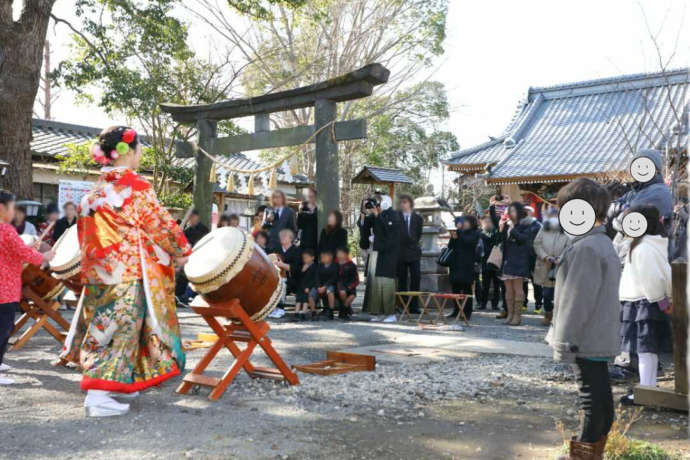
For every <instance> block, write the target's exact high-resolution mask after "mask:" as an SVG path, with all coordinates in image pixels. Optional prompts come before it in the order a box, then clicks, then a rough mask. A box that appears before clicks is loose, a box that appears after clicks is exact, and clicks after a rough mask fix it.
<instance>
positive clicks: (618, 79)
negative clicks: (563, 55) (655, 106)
mask: <svg viewBox="0 0 690 460" xmlns="http://www.w3.org/2000/svg"><path fill="white" fill-rule="evenodd" d="M689 72H690V68H688V67H681V68H678V69H672V70H666V71H660V72H651V73H636V74H628V75H618V76H613V77H604V78H596V79H592V80H581V81H577V82H570V83H561V84H557V85H550V86H535V87H530V88H529V91H528V92H529V95H532V94H534V93H546V92H552V91H563V90H568V89H580V88H588V87H593V86H604V85H610V84H612V83H628V82H632V81H643V80H654V79H658V78H660V77H666V78H669V77H678V76H683V75H685V76H686V77H688V75H689ZM650 83H651V82H650ZM650 86H655V85H650Z"/></svg>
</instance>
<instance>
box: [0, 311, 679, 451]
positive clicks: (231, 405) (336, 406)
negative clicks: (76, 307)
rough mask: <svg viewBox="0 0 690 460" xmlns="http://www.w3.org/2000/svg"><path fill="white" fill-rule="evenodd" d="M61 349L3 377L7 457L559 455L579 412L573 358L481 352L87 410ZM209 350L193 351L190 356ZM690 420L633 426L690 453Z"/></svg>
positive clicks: (391, 329)
mask: <svg viewBox="0 0 690 460" xmlns="http://www.w3.org/2000/svg"><path fill="white" fill-rule="evenodd" d="M538 321H539V318H538V317H536V316H528V317H527V318H526V324H525V325H523V326H521V327H519V328H507V327H505V326H501V325H500V324H497V323H498V322H497V321H495V320H494V319H493V315H491V314H488V313H479V314H476V315H475V316H474V317H473V321H472V322H473V327H472V328H470V329H468V330H467V331H466V332H429V331H421V330H419V329H418V328H416V327H414V326H408V325H400V324H394V325H387V324H386V325H384V324H379V323H376V324H373V323H367V322H351V323H341V322H338V321H332V322H309V323H288V322H279V323H272V330H271V333H270V337H271V339H272V341H273V343H274V346H275V348H276V349H277V350H278V351H279V352H280V353H281V354H282V355H283V357H284V358H285V359H286V361H287V362H288V363H289V364H297V363H306V362H312V361H316V360H321V359H324V355H325V351H324V350H329V349H344V348H349V347H355V346H363V345H367V346H369V345H381V344H387V343H394V342H395V341H396V338H398V337H400V336H402V335H405V336H409V335H419V337H420V341H421V340H423V337H424V336H428V335H429V334H442V335H446V336H448V337H453V336H454V335H460V334H462V336H463V337H473V336H476V337H481V338H501V339H508V340H514V341H518V342H536V341H540V340H542V338H543V335H544V333H545V329H544V328H543V327H541V326H540V325H539V324H538ZM181 324H182V328H183V334H184V336H185V338H194V337H195V336H196V334H197V333H198V332H202V331H203V332H208V329H207V327H205V326H204V325H203V324H202V322H201V321H200V320H199V318H197V317H195V315H194V314H192V313H189V312H188V311H183V312H182V313H181ZM57 351H58V346H57V344H56V343H55V341H54V340H53V339H52V338H51V337H49V336H47V335H45V334H41V335H39V336H37V337H36V338H34V339H33V340H32V341H31V342H29V344H28V345H27V346H26V347H25V348H24V349H23V350H20V351H19V352H12V353H10V354H9V356H8V362H9V364H10V365H13V366H15V368H16V369H15V370H14V371H13V376H14V378H15V379H16V380H17V381H18V384H17V385H15V386H12V387H6V388H0V411H2V414H3V415H4V416H3V417H2V419H0V445H2V446H3V449H2V451H1V452H0V458H7V459H16V458H48V457H56V456H59V457H61V458H133V459H134V458H137V459H139V458H209V459H216V458H218V459H220V458H238V459H311V458H314V459H316V458H329V459H341V458H342V459H369V458H384V459H407V458H410V459H418V458H424V459H426V458H497V459H498V458H500V459H505V458H549V457H550V456H552V454H553V453H554V452H555V450H554V448H555V447H556V446H558V444H559V442H560V435H559V434H558V433H557V432H556V430H555V428H554V427H555V422H556V421H563V422H564V423H565V424H566V426H567V427H568V428H570V429H574V428H575V426H576V423H577V412H576V406H575V403H576V398H575V386H574V384H573V382H572V381H571V375H570V371H569V368H568V367H567V366H563V365H559V364H557V363H554V362H552V361H551V360H550V359H546V358H537V357H520V356H512V355H507V354H478V353H470V352H468V353H466V354H464V355H462V356H460V357H458V358H457V359H447V360H443V361H436V362H429V361H424V362H419V361H415V360H409V361H405V360H396V361H388V360H383V361H380V362H379V363H378V364H377V369H376V371H375V372H371V373H353V374H343V375H338V376H331V377H319V376H313V375H306V374H300V379H301V385H299V386H295V387H287V386H284V385H282V384H277V383H273V382H271V381H264V380H256V381H252V380H250V379H249V378H248V377H247V376H246V375H242V374H240V376H239V377H238V378H237V379H236V380H235V382H234V383H233V384H232V385H231V386H230V387H229V388H228V391H227V392H226V393H225V395H224V396H223V397H222V399H221V400H219V401H217V402H210V401H209V400H208V399H207V397H206V396H207V395H208V390H206V389H202V390H201V391H200V393H199V394H191V393H190V394H189V395H186V396H180V395H177V394H175V393H174V389H175V387H176V385H177V383H178V382H179V379H177V380H176V381H174V382H169V383H166V384H164V385H163V386H162V387H161V388H157V389H153V390H150V391H148V392H146V393H145V394H144V395H142V396H141V397H140V398H139V400H137V401H135V402H134V403H133V404H132V410H131V413H130V414H129V415H128V416H126V417H121V418H111V419H86V418H85V417H84V410H83V407H82V403H83V395H82V394H81V393H80V392H79V390H78V382H79V378H80V375H79V374H78V373H77V372H75V371H73V370H70V369H65V368H56V367H52V366H51V365H50V363H51V361H52V360H54V358H55V354H56V353H57ZM202 354H203V351H193V352H190V353H189V355H188V366H190V367H191V366H192V365H194V364H195V362H196V361H197V360H198V359H199V358H200V357H201V356H202ZM228 356H229V355H228ZM261 361H262V360H261V359H258V360H257V363H261ZM230 363H231V360H230V358H229V357H228V358H227V359H220V360H216V361H215V362H214V364H213V365H212V368H211V369H212V370H213V371H215V372H216V373H217V374H220V373H222V372H223V371H225V370H226V369H227V367H228V366H229V365H230ZM622 391H624V388H622V387H621V388H617V389H616V392H617V394H621V393H622ZM687 422H688V420H687V416H685V415H682V414H676V413H673V412H667V411H654V410H646V411H645V413H644V415H643V419H642V421H640V422H638V424H637V425H636V426H635V427H634V429H633V433H634V434H635V435H636V436H639V437H643V438H645V437H646V438H648V439H650V440H655V441H661V442H662V443H663V444H664V445H665V446H667V447H669V448H671V449H673V450H675V451H677V452H681V451H682V449H687V433H686V431H685V427H686V426H687ZM687 455H688V457H687V458H690V454H687Z"/></svg>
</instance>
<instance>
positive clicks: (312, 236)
mask: <svg viewBox="0 0 690 460" xmlns="http://www.w3.org/2000/svg"><path fill="white" fill-rule="evenodd" d="M317 216H318V209H317V208H316V190H314V189H313V188H312V187H309V188H307V189H305V191H304V200H303V201H302V204H300V208H299V213H298V214H297V239H298V240H299V242H300V243H299V247H300V249H316V247H317V244H318V231H319V225H318V220H317Z"/></svg>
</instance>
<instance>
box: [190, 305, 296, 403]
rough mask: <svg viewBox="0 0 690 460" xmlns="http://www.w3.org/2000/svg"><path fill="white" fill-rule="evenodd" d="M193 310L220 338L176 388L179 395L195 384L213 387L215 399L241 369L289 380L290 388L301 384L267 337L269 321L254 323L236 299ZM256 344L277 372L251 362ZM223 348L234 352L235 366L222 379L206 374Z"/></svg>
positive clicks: (263, 375) (250, 372) (256, 375)
mask: <svg viewBox="0 0 690 460" xmlns="http://www.w3.org/2000/svg"><path fill="white" fill-rule="evenodd" d="M191 307H192V310H194V312H196V313H198V314H199V315H201V317H202V318H204V320H205V321H206V323H207V324H208V325H209V326H210V327H211V329H213V332H215V333H216V335H217V336H218V340H216V341H215V343H214V344H213V345H212V346H211V348H209V350H208V351H207V352H206V354H205V355H204V357H203V358H202V359H201V361H199V363H198V364H197V365H196V366H195V367H194V369H193V370H192V372H190V373H189V374H187V375H186V376H185V377H184V379H183V382H182V384H181V385H180V386H179V387H178V388H177V392H178V393H180V394H187V393H188V392H189V390H191V389H192V387H193V386H194V385H201V386H207V387H211V388H213V389H212V390H211V394H210V395H209V399H212V400H216V399H218V398H220V397H221V396H222V395H223V393H224V392H225V390H226V389H227V387H228V385H230V384H231V383H232V381H233V380H234V379H235V377H236V376H237V374H238V373H239V372H240V370H241V369H244V370H245V371H246V372H247V374H249V376H250V377H252V378H257V377H264V378H272V379H276V380H284V381H287V382H288V383H289V384H290V385H299V378H298V377H297V374H295V373H294V372H293V371H292V370H291V369H290V368H289V367H288V365H287V364H285V361H283V358H281V357H280V355H279V354H278V352H277V351H275V349H274V348H273V345H272V344H271V339H269V338H268V337H267V335H266V334H267V333H268V330H269V329H270V327H269V326H268V323H266V321H257V322H254V321H252V320H251V318H250V317H249V315H247V313H246V312H245V311H244V309H243V308H242V306H241V305H240V302H239V300H237V299H233V300H231V301H229V302H224V303H218V304H213V305H210V306H194V305H192V306H191ZM216 317H222V318H227V319H229V320H231V321H230V322H229V323H228V324H227V325H225V326H223V325H221V324H220V323H219V322H218V320H217V319H216ZM236 342H244V343H246V344H247V346H246V347H245V348H244V350H242V349H240V348H239V347H238V346H237V344H236ZM257 345H258V346H260V347H261V348H262V349H263V350H264V352H265V353H266V355H267V356H268V357H269V359H270V360H271V361H272V362H273V364H275V366H276V367H277V369H274V368H266V367H257V366H254V365H253V364H252V363H251V362H250V361H249V357H250V356H251V355H252V353H253V352H254V349H255V348H256V346H257ZM223 348H227V349H228V350H229V351H230V353H232V355H233V356H234V357H235V363H234V364H233V365H232V367H230V369H228V371H227V372H226V373H225V374H224V375H223V377H222V378H216V377H210V376H207V375H203V373H204V370H206V368H207V367H208V365H209V364H211V362H212V361H213V359H214V358H215V357H216V355H217V354H218V352H220V351H221V350H222V349H223Z"/></svg>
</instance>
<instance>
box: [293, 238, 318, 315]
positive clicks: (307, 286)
mask: <svg viewBox="0 0 690 460" xmlns="http://www.w3.org/2000/svg"><path fill="white" fill-rule="evenodd" d="M317 281H318V267H317V266H316V264H314V250H313V249H311V248H307V249H305V250H304V251H302V270H301V272H300V276H299V288H298V289H297V294H296V296H295V297H296V299H295V317H296V318H297V319H301V320H302V321H305V320H306V319H307V309H309V311H310V312H311V319H315V314H314V313H315V310H316V302H315V301H314V298H315V297H316V295H315V292H316V287H317Z"/></svg>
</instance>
